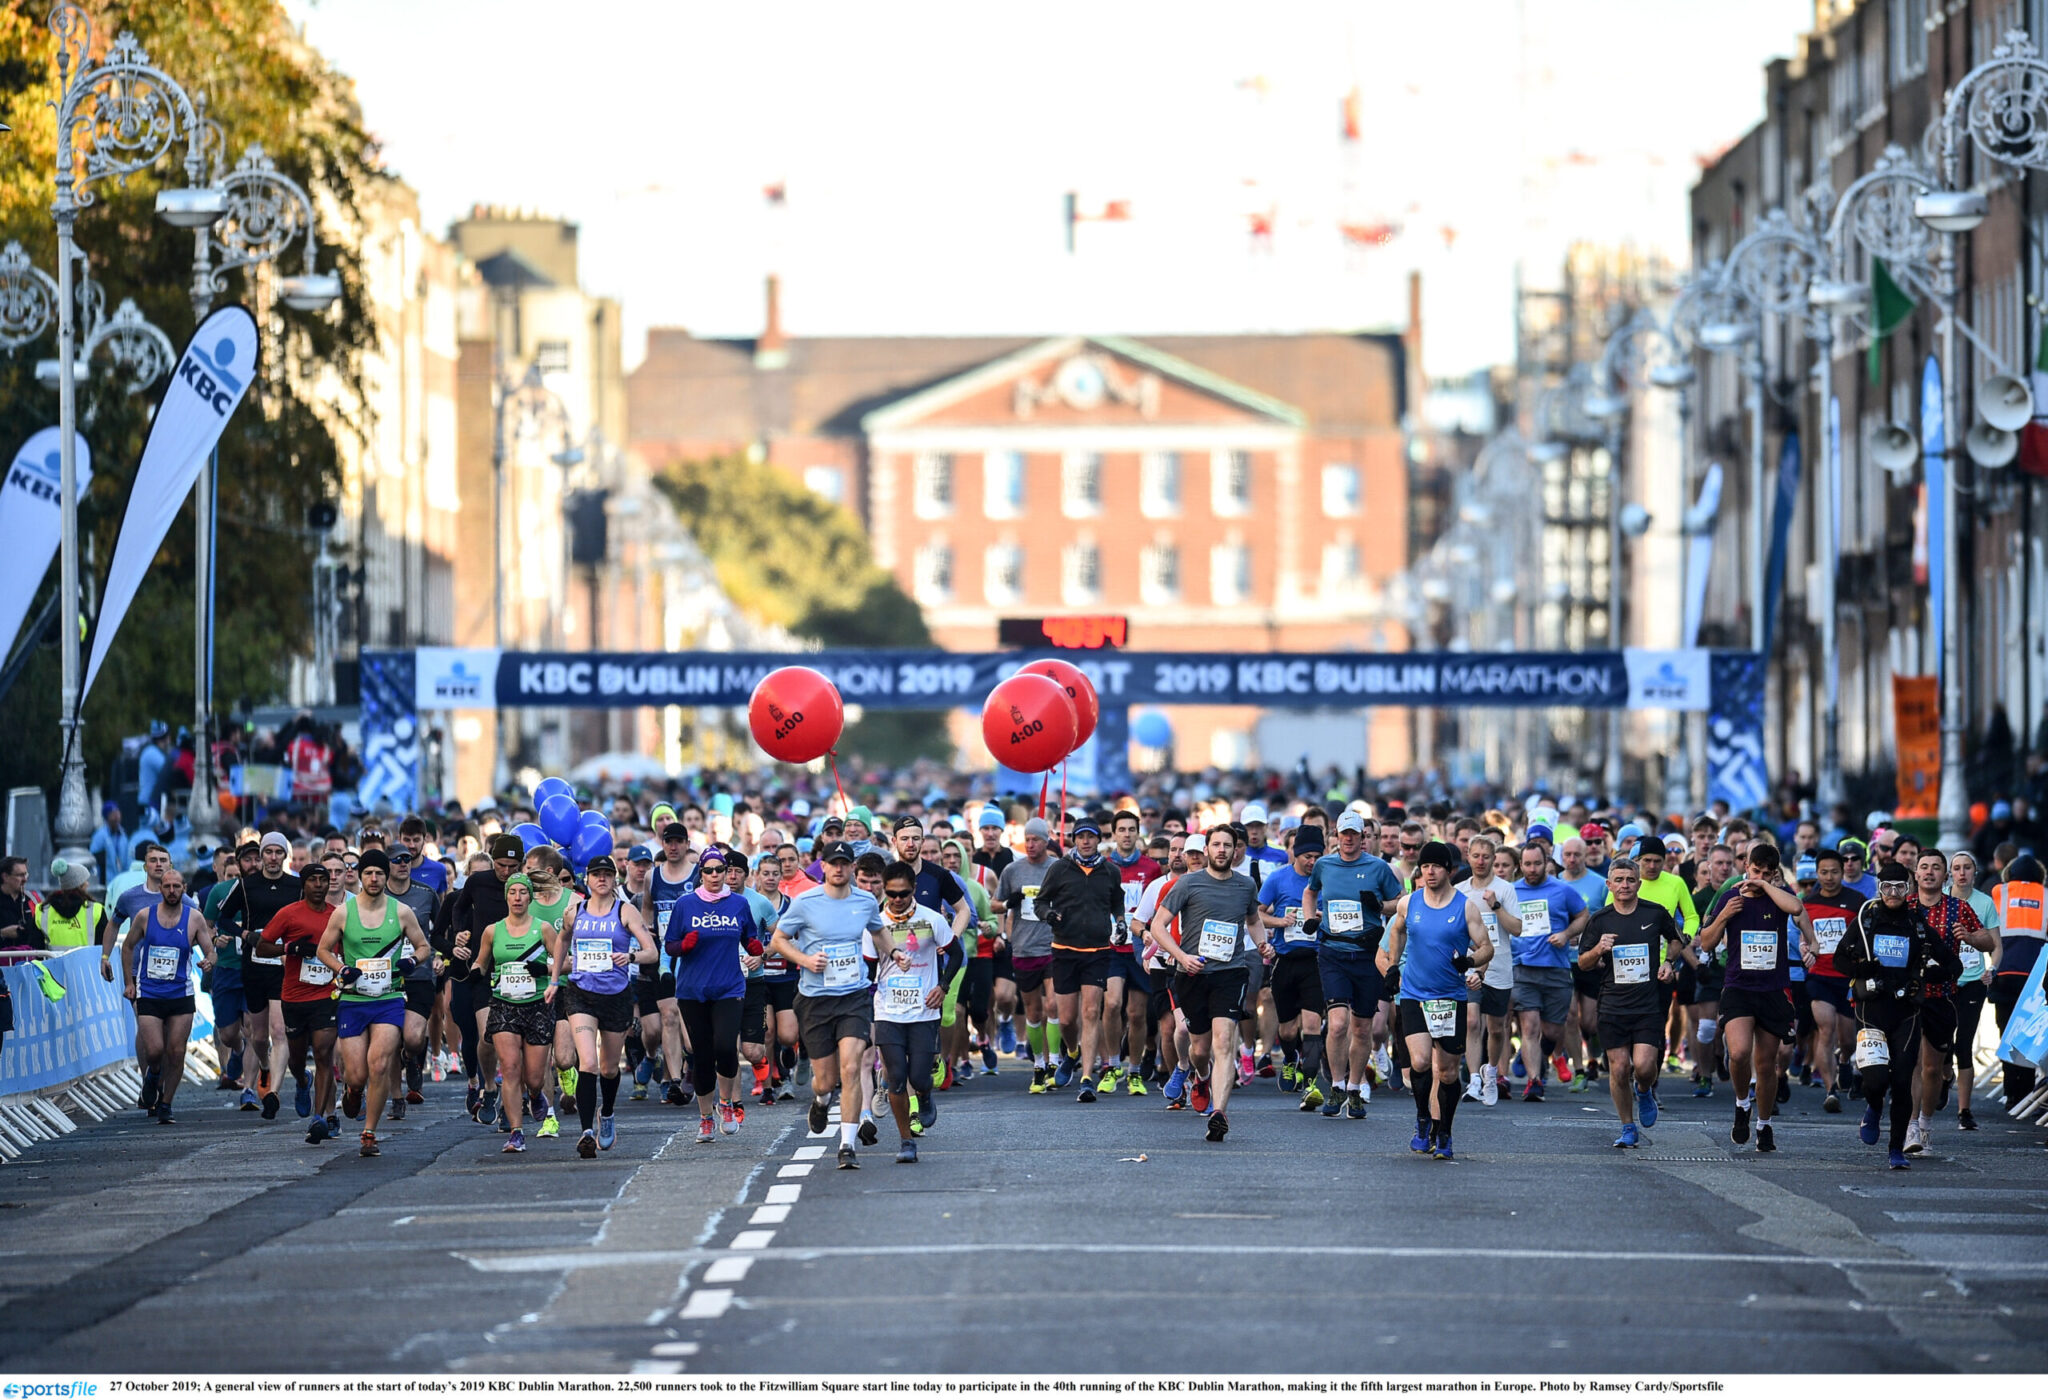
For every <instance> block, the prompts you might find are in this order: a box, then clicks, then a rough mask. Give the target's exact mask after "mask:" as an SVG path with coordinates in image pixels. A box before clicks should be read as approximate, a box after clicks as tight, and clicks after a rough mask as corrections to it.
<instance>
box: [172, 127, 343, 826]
mask: <svg viewBox="0 0 2048 1400" xmlns="http://www.w3.org/2000/svg"><path fill="white" fill-rule="evenodd" d="M202 111H203V108H202ZM200 120H201V126H202V129H203V131H204V132H205V137H204V138H203V140H205V142H206V144H207V145H208V146H209V147H210V148H211V150H212V152H213V153H214V154H215V155H216V156H218V153H219V149H220V147H221V145H222V144H224V142H223V139H222V137H221V134H220V128H219V127H217V126H215V125H214V124H213V123H212V122H211V121H208V120H207V119H206V118H205V117H204V116H202V117H201V119H200ZM212 191H214V192H218V194H219V195H220V196H221V197H222V199H223V201H224V207H223V212H222V216H221V220H220V225H219V227H218V228H215V227H213V226H212V225H210V224H200V225H198V226H197V227H196V228H195V229H194V231H193V240H192V241H193V252H192V320H193V323H194V324H195V325H196V324H197V323H199V322H201V321H204V320H205V319H206V317H207V313H208V312H210V311H211V310H212V309H213V299H214V297H215V296H216V295H217V294H219V293H221V292H223V291H226V290H227V280H226V274H227V273H229V272H232V271H233V270H234V269H236V268H238V267H244V268H250V269H252V270H253V269H255V268H258V267H261V266H264V265H266V264H270V263H274V262H275V261H276V260H277V259H278V258H279V257H281V256H282V255H283V254H284V253H285V252H286V250H287V249H289V248H290V247H291V245H292V243H293V242H294V241H302V242H303V244H304V246H305V271H304V272H302V273H300V274H298V275H297V276H291V277H286V278H284V279H283V282H282V285H281V287H280V291H281V292H282V294H283V296H284V301H285V304H286V305H287V306H290V307H292V308H293V309H294V310H300V311H324V310H326V309H327V307H329V306H331V305H332V304H333V303H334V300H335V298H337V297H339V296H340V295H341V280H340V279H339V278H337V277H336V276H334V275H333V274H332V273H322V272H319V271H317V270H316V251H317V248H318V239H317V237H316V225H315V216H314V211H313V201H312V198H311V197H310V196H308V195H307V193H306V191H305V188H304V187H303V186H301V185H300V184H299V182H298V181H296V180H294V179H292V178H291V177H290V176H289V175H286V174H283V173H282V172H280V171H279V170H278V168H277V165H276V163H275V162H274V161H272V160H271V158H270V157H269V156H268V155H266V154H265V153H264V150H263V148H262V147H261V146H257V145H252V146H250V147H249V148H248V150H247V151H245V152H244V153H243V155H242V158H241V159H240V160H239V161H237V162H235V168H234V169H233V170H230V171H229V172H227V174H225V175H222V174H221V173H220V170H219V168H218V166H217V165H216V167H215V169H214V178H213V183H212ZM159 202H160V203H161V201H159ZM216 243H218V244H219V246H220V248H221V251H222V254H223V256H222V257H221V259H220V261H219V263H218V264H217V265H216V264H215V263H214V261H213V248H214V245H215V244H216ZM219 473H220V447H219V445H218V444H215V446H214V449H213V451H212V453H211V454H210V455H209V456H208V458H207V462H206V465H205V466H204V467H202V468H200V471H199V479H198V482H197V483H196V485H195V486H194V487H193V512H192V514H193V527H194V536H195V545H194V548H193V553H192V559H193V570H192V572H193V577H194V589H193V593H194V601H193V626H192V737H193V744H192V748H193V764H192V798H191V802H190V804H189V805H188V806H187V808H186V815H187V818H188V819H189V821H190V823H191V827H192V838H193V839H194V840H197V839H198V838H199V837H201V836H209V837H218V835H219V827H220V797H219V785H218V783H217V782H216V780H215V777H214V772H213V615H214V596H213V592H214V572H215V568H214V551H215V544H216V535H217V527H218V521H217V519H216V512H215V504H214V496H215V492H216V490H217V489H218V481H217V478H218V476H219Z"/></svg>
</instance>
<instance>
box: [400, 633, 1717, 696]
mask: <svg viewBox="0 0 2048 1400" xmlns="http://www.w3.org/2000/svg"><path fill="white" fill-rule="evenodd" d="M373 655H374V654H366V655H365V656H364V662H365V663H366V666H370V665H376V664H378V663H379V662H381V661H382V660H383V658H384V657H393V658H394V659H395V657H396V656H403V657H404V658H405V659H406V660H409V661H411V662H412V667H411V669H412V673H413V674H412V682H413V684H412V695H411V696H410V699H411V700H412V703H413V707H414V709H415V710H461V709H517V708H522V707H529V706H562V707H568V708H575V709H586V708H596V709H618V708H627V707H637V706H641V705H657V706H660V705H704V706H744V705H745V704H746V703H747V701H748V699H749V697H750V696H752V694H753V691H754V687H755V686H756V685H757V684H758V683H759V682H760V680H761V678H762V677H763V676H765V675H767V674H768V673H769V672H770V671H773V670H775V669H776V668H777V667H781V666H809V667H811V668H812V669H814V670H816V671H819V672H821V673H823V674H824V675H825V676H826V677H827V678H829V679H830V680H831V681H832V683H833V684H834V685H836V686H838V687H839V693H840V695H841V696H842V697H843V698H844V699H845V700H846V702H847V703H848V704H853V705H865V706H868V707H871V708H874V709H884V710H887V709H909V710H921V709H951V708H955V707H958V706H977V705H979V704H980V703H981V702H982V700H983V699H984V698H985V697H986V696H987V695H988V693H989V691H990V690H991V689H993V688H994V687H995V685H996V683H997V682H999V681H1001V680H1004V679H1005V678H1007V677H1009V676H1010V675H1012V674H1014V673H1015V672H1016V671H1017V670H1018V669H1019V668H1020V667H1022V666H1024V665H1025V664H1026V663H1028V662H1030V661H1034V660H1037V659H1039V658H1040V657H1041V656H1057V657H1058V658H1059V659H1061V660H1063V661H1068V662H1071V663H1073V664H1074V665H1075V666H1077V667H1079V668H1080V669H1081V670H1082V671H1083V672H1085V673H1086V674H1087V676H1088V678H1089V679H1090V680H1092V681H1093V682H1094V683H1095V688H1096V690H1097V691H1098V692H1099V693H1100V695H1101V697H1102V702H1103V704H1104V706H1105V707H1107V706H1114V705H1122V706H1129V705H1254V706H1260V707H1264V708H1284V709H1328V708H1345V709H1349V708H1357V707H1360V706H1370V705H1395V706H1402V707H1409V708H1417V707H1434V706H1444V707H1452V708H1463V707H1469V706H1507V707H1530V706H1550V705H1563V706H1572V707H1575V708H1584V709H1596V710H1618V709H1660V710H1706V709H1709V708H1711V707H1712V692H1713V685H1712V671H1713V666H1712V664H1711V663H1712V661H1713V660H1714V657H1715V653H1711V652H1709V651H1707V650H1705V649H1704V648H1692V649H1689V650H1682V651H1641V650H1627V651H1593V652H1502V653H1485V652H1401V653H1390V654H1384V655H1379V654H1370V653H1362V652H1299V653H1289V652H1276V653H1269V654H1267V655H1264V656H1244V655H1239V654H1228V653H1204V652H1135V651H1119V652H1074V651H1064V652H1054V651H1046V652H1036V651H1001V652H945V651H816V652H692V653H668V652H517V651H505V652H501V651H495V650H491V649H489V648H478V649H465V648H452V647H422V648H420V649H419V650H418V651H417V652H413V653H397V654H392V653H385V654H382V656H378V657H376V659H375V660H373ZM385 669H386V670H389V669H390V668H389V667H388V665H387V666H386V667H385ZM393 698H394V699H395V698H397V697H393Z"/></svg>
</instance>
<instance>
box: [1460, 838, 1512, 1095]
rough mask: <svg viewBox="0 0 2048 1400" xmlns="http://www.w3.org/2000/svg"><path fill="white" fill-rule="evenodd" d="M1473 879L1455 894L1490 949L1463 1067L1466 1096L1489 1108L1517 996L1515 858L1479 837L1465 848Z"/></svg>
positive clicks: (1503, 1066) (1504, 1065) (1504, 1062)
mask: <svg viewBox="0 0 2048 1400" xmlns="http://www.w3.org/2000/svg"><path fill="white" fill-rule="evenodd" d="M1467 854H1468V858H1469V859H1470V861H1471V863H1472V875H1471V877H1470V878H1469V879H1466V880H1461V881H1459V882H1458V886H1457V888H1458V892H1459V893H1460V894H1462V895H1464V896H1465V897H1466V898H1467V899H1469V900H1473V901H1475V902H1476V903H1477V904H1478V905H1479V922H1480V925H1481V926H1482V927H1483V928H1485V930H1486V937H1487V941H1488V942H1490V943H1491V944H1492V945H1493V956H1492V957H1490V958H1488V959H1487V960H1486V963H1485V965H1484V966H1483V968H1482V969H1481V974H1480V979H1479V1019H1478V1021H1477V1023H1476V1024H1474V1025H1473V1027H1472V1029H1471V1031H1470V1033H1469V1034H1468V1035H1467V1036H1466V1044H1465V1065H1466V1068H1467V1069H1468V1070H1469V1071H1470V1084H1469V1086H1468V1087H1467V1089H1466V1090H1465V1097H1466V1098H1468V1099H1474V1100H1477V1101H1478V1102H1479V1103H1481V1104H1484V1105H1485V1106H1486V1107H1488V1108H1492V1107H1493V1106H1494V1105H1496V1104H1498V1103H1499V1102H1500V1086H1501V1081H1502V1080H1504V1079H1505V1078H1507V1073H1508V1057H1509V1055H1510V1054H1512V1053H1513V1051H1512V1049H1511V1048H1510V1036H1509V1034H1508V1029H1509V1028H1508V1012H1509V1011H1510V1009H1511V1008H1512V1005H1513V1000H1514V992H1515V955H1514V951H1513V948H1514V945H1513V939H1514V936H1515V935H1516V934H1518V933H1520V932H1521V931H1522V916H1521V915H1520V914H1519V913H1518V912H1516V911H1517V910H1518V909H1519V908H1520V905H1519V904H1518V903H1517V901H1516V899H1515V875H1516V870H1515V853H1514V852H1513V851H1511V850H1508V849H1506V848H1505V847H1503V846H1502V845H1501V844H1500V840H1499V838H1498V837H1497V836H1493V835H1489V834H1487V833H1484V832H1481V833H1478V834H1476V835H1474V836H1473V837H1472V841H1471V845H1470V847H1469V848H1468V852H1467Z"/></svg>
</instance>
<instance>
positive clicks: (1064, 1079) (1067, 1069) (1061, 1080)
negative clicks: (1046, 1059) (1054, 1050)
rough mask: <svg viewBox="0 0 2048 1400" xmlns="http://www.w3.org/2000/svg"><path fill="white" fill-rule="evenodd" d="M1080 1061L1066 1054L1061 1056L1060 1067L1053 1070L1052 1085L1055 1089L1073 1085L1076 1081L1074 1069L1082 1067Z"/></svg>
mask: <svg viewBox="0 0 2048 1400" xmlns="http://www.w3.org/2000/svg"><path fill="white" fill-rule="evenodd" d="M1080 1063H1081V1062H1080V1061H1079V1060H1074V1059H1069V1058H1068V1057H1067V1056H1065V1055H1062V1056H1060V1067H1059V1068H1058V1069H1056V1070H1054V1071H1053V1072H1052V1087H1053V1088H1055V1089H1065V1088H1069V1087H1071V1086H1072V1084H1073V1082H1074V1071H1075V1070H1076V1069H1077V1068H1079V1067H1080Z"/></svg>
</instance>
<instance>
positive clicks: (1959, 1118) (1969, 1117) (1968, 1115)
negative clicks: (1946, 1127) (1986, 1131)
mask: <svg viewBox="0 0 2048 1400" xmlns="http://www.w3.org/2000/svg"><path fill="white" fill-rule="evenodd" d="M1956 1126H1957V1127H1958V1128H1961V1129H1962V1130H1963V1131H1964V1132H1966V1133H1974V1132H1976V1131H1977V1115H1976V1114H1974V1113H1972V1112H1970V1110H1969V1109H1967V1108H1966V1109H1964V1110H1962V1111H1961V1112H1960V1113H1958V1114H1956Z"/></svg>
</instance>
